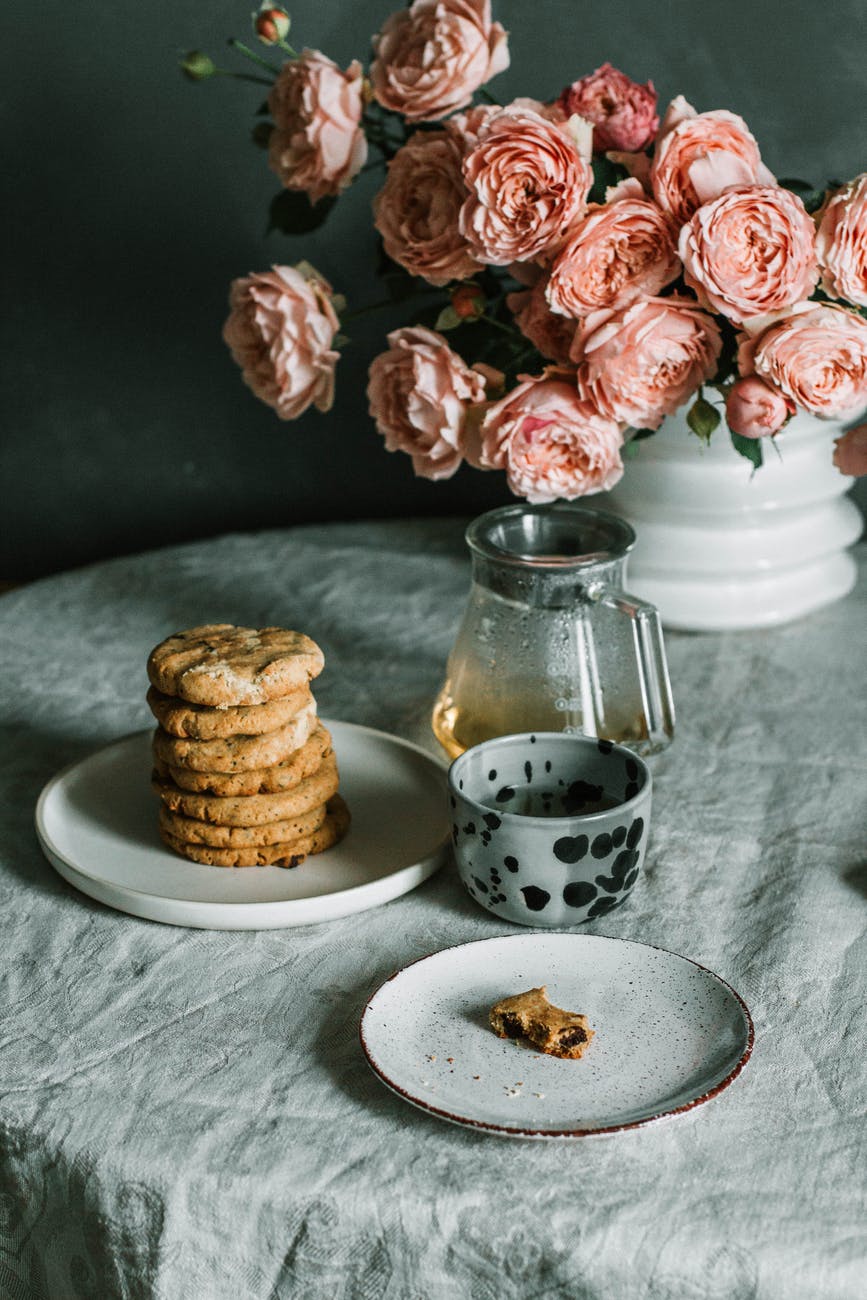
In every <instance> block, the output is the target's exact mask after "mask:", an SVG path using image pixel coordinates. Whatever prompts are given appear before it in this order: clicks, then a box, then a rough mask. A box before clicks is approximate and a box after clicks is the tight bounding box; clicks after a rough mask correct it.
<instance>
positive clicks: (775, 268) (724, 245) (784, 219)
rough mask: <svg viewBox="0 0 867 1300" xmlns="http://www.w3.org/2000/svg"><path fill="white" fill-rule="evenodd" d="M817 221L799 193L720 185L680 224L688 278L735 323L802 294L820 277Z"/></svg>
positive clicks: (707, 301) (706, 300)
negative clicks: (721, 190) (720, 190)
mask: <svg viewBox="0 0 867 1300" xmlns="http://www.w3.org/2000/svg"><path fill="white" fill-rule="evenodd" d="M815 245H816V227H815V226H814V224H813V222H812V220H811V218H810V216H809V215H808V213H807V210H806V208H805V207H804V205H803V203H802V202H801V200H800V199H799V198H798V197H797V195H795V194H790V193H789V191H788V190H784V189H780V188H779V186H771V185H746V186H743V187H741V188H739V189H738V188H736V189H730V190H726V192H725V193H724V194H721V195H720V197H719V198H718V199H713V200H712V201H711V202H710V203H705V204H704V205H703V206H702V207H700V208H699V209H698V211H697V212H695V213H694V214H693V216H692V218H691V220H690V221H689V222H688V224H687V225H685V226H683V228H682V229H681V232H680V241H679V252H680V256H681V257H682V259H683V268H684V273H685V278H686V282H687V284H688V285H689V286H690V288H691V289H694V290H695V292H696V295H697V297H698V300H699V302H700V303H701V304H702V305H703V306H704V307H709V308H710V310H711V311H718V312H722V314H723V315H724V316H728V318H729V319H730V320H733V321H735V322H736V323H740V322H741V321H744V320H749V319H750V318H751V317H753V316H766V315H768V313H769V312H774V311H780V310H781V309H782V308H784V307H791V306H792V304H793V303H796V302H801V301H802V299H804V298H809V296H810V294H811V293H812V292H813V290H814V289H815V287H816V281H817V280H818V278H819V265H818V262H817V261H816V247H815Z"/></svg>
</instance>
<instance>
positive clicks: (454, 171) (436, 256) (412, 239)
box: [373, 131, 480, 285]
mask: <svg viewBox="0 0 867 1300" xmlns="http://www.w3.org/2000/svg"><path fill="white" fill-rule="evenodd" d="M461 158H462V153H461V149H460V145H459V144H458V143H457V141H456V140H455V139H454V137H453V136H452V135H451V134H450V133H448V132H446V131H417V132H416V133H415V135H412V136H410V138H409V140H407V142H406V144H405V145H403V147H402V148H400V149H398V151H397V153H396V154H395V156H394V157H393V158H392V160H391V162H390V163H389V164H388V176H387V178H386V182H385V185H384V186H383V188H382V189H381V190H380V192H379V194H378V195H377V196H376V198H375V199H374V201H373V211H374V224H375V226H376V228H377V230H378V231H379V233H380V234H381V235H382V240H383V244H384V245H385V251H386V252H387V253H388V255H389V257H392V258H394V260H395V262H399V263H400V265H401V266H403V267H405V269H406V270H407V271H409V273H410V275H420V276H423V277H424V279H425V280H427V281H428V283H429V284H436V285H442V284H448V282H449V281H450V280H464V279H466V278H467V276H470V275H472V274H473V273H474V272H475V271H477V270H478V269H479V265H480V264H479V262H477V261H476V259H475V257H473V255H472V253H471V252H470V248H469V245H468V244H467V241H466V240H465V239H464V237H463V235H462V234H461V232H460V230H459V229H458V216H459V214H460V210H461V204H462V203H463V201H464V199H465V198H466V194H467V191H466V188H465V186H464V179H463V174H462V172H461Z"/></svg>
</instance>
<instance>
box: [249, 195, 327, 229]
mask: <svg viewBox="0 0 867 1300" xmlns="http://www.w3.org/2000/svg"><path fill="white" fill-rule="evenodd" d="M336 202H337V199H336V198H335V197H334V195H331V194H329V195H326V196H325V198H324V199H320V200H319V202H318V203H315V204H314V203H311V202H310V200H309V199H308V197H307V195H306V194H302V193H301V192H300V191H299V190H281V191H280V193H279V194H278V195H276V196H275V197H274V198H273V199H272V200H271V206H270V207H269V209H268V228H267V230H266V231H265V233H266V234H267V235H270V233H271V231H272V230H279V231H281V232H282V233H283V234H284V235H306V234H308V233H309V232H310V231H311V230H316V229H317V228H318V227H319V226H321V225H322V223H323V221H324V220H325V218H326V217H327V216H328V214H329V212H330V211H331V209H332V208H333V207H334V205H335V203H336Z"/></svg>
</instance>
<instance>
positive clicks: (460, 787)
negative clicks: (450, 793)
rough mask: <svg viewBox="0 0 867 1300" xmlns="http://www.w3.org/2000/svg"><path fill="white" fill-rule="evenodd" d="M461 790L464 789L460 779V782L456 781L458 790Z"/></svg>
mask: <svg viewBox="0 0 867 1300" xmlns="http://www.w3.org/2000/svg"><path fill="white" fill-rule="evenodd" d="M463 788H464V783H463V779H461V780H460V781H458V789H459V790H463Z"/></svg>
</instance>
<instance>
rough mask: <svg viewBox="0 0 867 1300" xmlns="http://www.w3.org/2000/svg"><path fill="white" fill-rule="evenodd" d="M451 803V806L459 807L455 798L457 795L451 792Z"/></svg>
mask: <svg viewBox="0 0 867 1300" xmlns="http://www.w3.org/2000/svg"><path fill="white" fill-rule="evenodd" d="M449 803H450V804H451V806H452V807H453V808H457V806H458V801H457V799H456V798H455V796H454V795H453V794H450V795H449Z"/></svg>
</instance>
